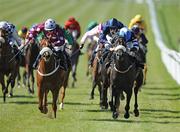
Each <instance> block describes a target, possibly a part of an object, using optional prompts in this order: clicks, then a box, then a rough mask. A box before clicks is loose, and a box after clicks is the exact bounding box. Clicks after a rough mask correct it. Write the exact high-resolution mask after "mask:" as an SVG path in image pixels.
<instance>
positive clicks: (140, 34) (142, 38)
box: [131, 25, 148, 46]
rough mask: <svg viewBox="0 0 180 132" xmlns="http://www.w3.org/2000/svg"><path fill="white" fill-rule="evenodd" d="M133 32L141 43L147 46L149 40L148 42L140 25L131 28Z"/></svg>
mask: <svg viewBox="0 0 180 132" xmlns="http://www.w3.org/2000/svg"><path fill="white" fill-rule="evenodd" d="M131 31H132V32H133V33H134V36H135V37H136V38H137V40H138V41H139V43H141V44H142V45H144V46H146V44H147V43H148V40H147V38H146V36H145V34H144V33H143V32H142V31H141V29H140V28H139V26H138V25H133V26H132V28H131Z"/></svg>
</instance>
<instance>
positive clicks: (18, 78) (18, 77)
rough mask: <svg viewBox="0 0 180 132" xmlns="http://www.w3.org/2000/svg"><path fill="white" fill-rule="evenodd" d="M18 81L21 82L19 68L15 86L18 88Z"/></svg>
mask: <svg viewBox="0 0 180 132" xmlns="http://www.w3.org/2000/svg"><path fill="white" fill-rule="evenodd" d="M20 82H21V75H20V72H19V68H18V74H17V83H18V84H17V86H18V88H20V85H21V84H20Z"/></svg>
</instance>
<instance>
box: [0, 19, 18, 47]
mask: <svg viewBox="0 0 180 132" xmlns="http://www.w3.org/2000/svg"><path fill="white" fill-rule="evenodd" d="M0 29H3V30H5V31H6V34H7V39H8V43H9V44H10V45H11V47H13V48H16V49H18V48H19V47H20V46H21V38H20V37H19V36H18V33H17V30H16V27H15V26H14V25H13V24H12V23H9V22H7V21H1V22H0Z"/></svg>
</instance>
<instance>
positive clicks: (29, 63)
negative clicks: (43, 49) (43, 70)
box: [23, 43, 39, 94]
mask: <svg viewBox="0 0 180 132" xmlns="http://www.w3.org/2000/svg"><path fill="white" fill-rule="evenodd" d="M38 54H39V45H38V44H37V43H33V44H29V45H28V47H27V49H26V50H25V68H26V80H24V81H23V82H24V83H25V85H26V82H27V87H28V91H29V93H32V94H34V81H35V79H34V72H33V71H34V70H33V64H34V62H35V60H36V57H37V56H38ZM30 77H31V83H30Z"/></svg>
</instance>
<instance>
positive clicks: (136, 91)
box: [134, 87, 139, 117]
mask: <svg viewBox="0 0 180 132" xmlns="http://www.w3.org/2000/svg"><path fill="white" fill-rule="evenodd" d="M137 95H138V88H137V87H135V88H134V96H135V103H134V114H135V116H136V117H138V116H139V110H138V100H137Z"/></svg>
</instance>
